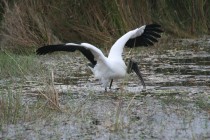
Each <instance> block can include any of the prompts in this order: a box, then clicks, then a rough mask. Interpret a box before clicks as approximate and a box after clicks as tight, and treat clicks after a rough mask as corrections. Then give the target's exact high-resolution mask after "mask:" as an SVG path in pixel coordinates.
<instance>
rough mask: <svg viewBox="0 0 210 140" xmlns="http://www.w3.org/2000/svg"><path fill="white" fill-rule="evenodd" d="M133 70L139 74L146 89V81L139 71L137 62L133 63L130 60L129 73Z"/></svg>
mask: <svg viewBox="0 0 210 140" xmlns="http://www.w3.org/2000/svg"><path fill="white" fill-rule="evenodd" d="M131 70H133V71H134V72H135V73H136V74H137V76H138V77H139V79H140V80H141V83H142V85H143V88H144V89H146V85H145V83H144V79H143V77H142V74H141V72H140V70H139V67H138V65H137V62H135V61H133V60H131V59H130V61H129V64H128V69H127V72H128V73H130V72H131Z"/></svg>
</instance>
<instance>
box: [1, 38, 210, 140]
mask: <svg viewBox="0 0 210 140" xmlns="http://www.w3.org/2000/svg"><path fill="white" fill-rule="evenodd" d="M209 46H210V38H209V37H208V36H206V37H203V38H200V39H182V40H174V41H170V42H165V43H164V44H163V45H160V46H159V47H157V48H155V47H151V48H141V49H138V51H135V52H133V54H135V56H136V57H135V58H136V59H137V60H138V62H139V66H140V67H141V71H142V73H143V75H144V79H145V82H146V85H147V90H146V91H144V92H143V91H142V85H141V84H140V83H141V82H140V81H139V79H138V78H137V77H136V75H135V74H133V73H132V74H130V75H129V76H127V77H126V78H125V79H121V80H118V81H114V83H113V88H112V90H111V91H109V92H108V93H104V89H103V87H102V86H101V84H100V83H99V81H98V80H95V79H94V77H93V76H92V75H91V71H90V70H89V69H88V68H87V67H86V62H87V60H86V59H85V58H84V57H81V56H80V55H79V53H78V54H69V53H65V54H54V55H53V54H51V55H46V56H41V57H40V56H39V57H37V61H40V62H41V63H42V64H41V65H43V67H45V68H46V69H47V70H48V74H46V75H47V76H45V77H44V76H43V75H41V76H43V77H41V76H40V75H39V76H37V77H36V78H35V79H42V78H43V79H45V80H46V81H43V80H37V81H36V82H32V81H33V80H34V79H33V78H31V79H32V81H25V82H23V83H24V85H22V83H21V90H22V92H21V93H22V95H21V99H23V100H22V104H23V105H24V106H26V107H27V106H28V107H30V105H31V104H32V105H33V104H36V103H37V102H40V99H39V96H32V95H34V94H37V95H38V94H39V92H40V91H41V92H43V93H46V90H47V88H46V84H45V82H46V83H47V82H49V83H50V81H51V80H52V79H51V76H50V74H51V72H52V71H53V74H54V82H53V84H54V88H55V89H56V92H57V93H58V95H59V104H60V108H61V111H50V112H49V114H48V115H46V116H45V117H37V116H36V117H37V118H36V119H31V120H27V121H19V122H17V123H15V124H8V125H7V124H3V125H2V126H1V131H0V138H1V139H210V114H209V113H210V92H209V91H210V76H209V75H210V48H209ZM148 49H150V50H148ZM20 81H21V79H20ZM0 84H1V85H2V86H3V85H4V84H5V83H4V82H1V83H0ZM18 88H20V87H18V86H17V87H16V90H17V89H18ZM16 90H14V91H16Z"/></svg>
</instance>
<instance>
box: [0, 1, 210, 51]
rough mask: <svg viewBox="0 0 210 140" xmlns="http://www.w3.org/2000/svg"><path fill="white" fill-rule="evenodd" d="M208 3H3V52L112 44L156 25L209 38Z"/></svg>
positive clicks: (172, 31) (167, 29) (173, 33)
mask: <svg viewBox="0 0 210 140" xmlns="http://www.w3.org/2000/svg"><path fill="white" fill-rule="evenodd" d="M209 4H210V3H209V1H207V0H200V1H196V0H193V1H190V0H186V1H181V0H177V1H173V0H168V1H165V0H160V1H154V0H139V1H136V0H130V1H126V0H106V1H98V0H77V1H75V0H63V1H59V0H54V1H44V0H37V1H32V0H17V1H14V2H13V3H11V2H9V0H4V6H3V7H4V10H3V11H4V13H3V19H2V23H1V36H2V37H3V39H2V40H1V46H2V47H1V48H4V49H5V48H7V49H8V48H12V50H14V49H21V50H22V49H23V48H29V50H30V51H34V48H37V47H38V46H40V45H44V44H52V43H58V42H60V41H62V42H90V43H93V44H95V45H100V46H102V47H104V46H110V45H111V44H112V43H113V42H114V41H115V40H116V39H117V38H118V37H119V36H121V35H122V34H124V33H125V32H126V31H128V30H130V29H133V28H136V27H138V26H140V25H142V24H148V23H152V22H155V23H159V24H161V25H163V28H164V30H165V31H166V33H169V34H172V35H174V36H178V37H190V36H191V37H192V36H197V35H202V34H208V33H209V28H210V27H209V25H210V24H209V22H210V21H209V20H210V14H209V13H210V8H209Z"/></svg>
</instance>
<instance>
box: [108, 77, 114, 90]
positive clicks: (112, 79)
mask: <svg viewBox="0 0 210 140" xmlns="http://www.w3.org/2000/svg"><path fill="white" fill-rule="evenodd" d="M112 82H113V79H111V82H110V85H109V89H111V87H112Z"/></svg>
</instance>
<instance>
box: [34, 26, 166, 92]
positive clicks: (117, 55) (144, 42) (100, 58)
mask: <svg viewBox="0 0 210 140" xmlns="http://www.w3.org/2000/svg"><path fill="white" fill-rule="evenodd" d="M161 32H163V31H162V30H161V26H160V25H158V24H149V25H143V26H141V27H140V28H137V29H134V30H131V31H129V32H127V33H126V34H124V35H123V36H122V37H120V38H119V39H118V40H117V41H116V42H115V43H114V45H113V46H112V47H111V50H110V52H109V55H108V57H106V56H105V55H104V54H103V53H102V51H101V50H100V49H98V48H97V47H95V46H93V45H91V44H89V43H81V44H75V43H66V44H58V45H47V46H43V47H41V48H39V49H37V51H36V53H37V54H39V55H43V54H47V53H51V52H54V51H69V52H74V51H76V50H78V51H80V52H81V53H82V54H83V55H84V56H85V57H86V58H87V59H88V60H89V61H90V62H91V63H90V64H89V68H90V69H91V70H92V72H93V74H94V76H95V78H96V79H99V80H100V81H101V82H102V85H103V86H104V87H105V91H107V87H108V86H109V88H110V89H111V86H112V82H113V79H119V78H123V77H124V76H125V75H126V74H127V73H130V72H131V70H133V71H134V72H135V73H136V74H137V76H138V77H139V79H140V80H141V82H142V85H143V88H144V89H146V86H145V83H144V80H143V78H142V75H141V73H140V71H139V68H138V65H137V63H136V62H134V61H133V60H131V59H130V62H129V65H128V67H126V65H125V62H124V61H123V58H122V53H123V48H124V47H125V46H126V47H129V48H133V47H139V46H151V45H153V44H154V42H157V41H158V40H157V38H160V37H161V36H160V33H161ZM110 81H111V83H110V85H109V82H110Z"/></svg>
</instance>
